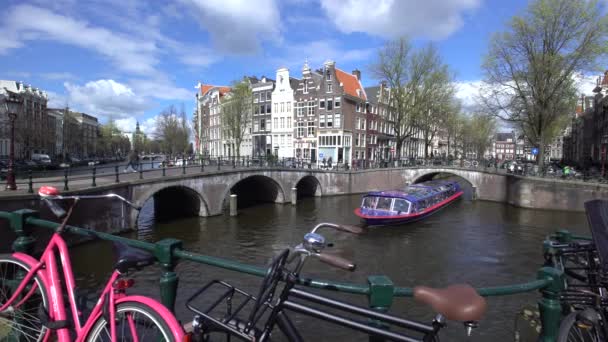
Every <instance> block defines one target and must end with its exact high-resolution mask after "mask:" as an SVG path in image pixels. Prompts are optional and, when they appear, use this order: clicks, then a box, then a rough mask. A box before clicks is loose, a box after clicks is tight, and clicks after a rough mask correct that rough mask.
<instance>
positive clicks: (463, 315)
mask: <svg viewBox="0 0 608 342" xmlns="http://www.w3.org/2000/svg"><path fill="white" fill-rule="evenodd" d="M414 298H416V300H418V301H420V302H422V303H425V304H428V305H430V306H431V307H432V308H433V310H435V311H436V312H438V313H440V314H442V315H443V316H445V318H447V319H449V320H451V321H460V322H468V321H479V320H480V319H481V317H482V316H483V314H484V313H485V311H486V307H487V304H486V300H485V298H483V297H482V296H480V295H479V294H478V293H477V291H475V289H474V288H472V287H471V286H470V285H467V284H457V285H450V286H448V287H446V288H441V289H435V288H432V287H426V286H416V287H415V288H414Z"/></svg>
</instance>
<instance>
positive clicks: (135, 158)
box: [125, 150, 139, 172]
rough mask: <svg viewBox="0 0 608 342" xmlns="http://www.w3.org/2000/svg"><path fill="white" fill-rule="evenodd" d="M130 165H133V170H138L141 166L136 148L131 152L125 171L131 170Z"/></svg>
mask: <svg viewBox="0 0 608 342" xmlns="http://www.w3.org/2000/svg"><path fill="white" fill-rule="evenodd" d="M129 167H131V169H132V170H133V172H137V168H138V167H139V154H138V153H137V151H135V150H133V151H131V152H130V153H129V163H128V164H127V166H126V167H125V172H127V170H129Z"/></svg>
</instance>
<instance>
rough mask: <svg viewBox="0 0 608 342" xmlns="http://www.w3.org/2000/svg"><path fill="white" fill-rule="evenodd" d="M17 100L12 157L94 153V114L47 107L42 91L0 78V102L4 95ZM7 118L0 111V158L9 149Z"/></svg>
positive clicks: (95, 125)
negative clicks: (18, 106) (39, 154)
mask: <svg viewBox="0 0 608 342" xmlns="http://www.w3.org/2000/svg"><path fill="white" fill-rule="evenodd" d="M9 96H11V97H14V98H16V99H19V101H20V103H21V105H20V109H19V110H18V112H17V113H16V114H17V117H16V119H15V137H14V138H15V158H17V159H29V158H30V157H31V155H32V154H37V153H41V154H48V155H49V156H51V157H53V158H57V157H65V156H72V157H79V158H88V157H91V156H94V155H95V154H96V146H97V137H98V135H99V123H98V120H97V118H96V117H94V116H91V115H88V114H85V113H79V112H74V111H70V110H68V109H56V108H47V103H48V95H47V93H46V92H45V91H43V90H41V89H38V88H35V87H32V86H31V85H26V84H24V83H23V82H18V81H10V80H0V102H1V100H2V99H6V98H7V97H9ZM10 134H11V132H10V120H9V116H8V113H7V112H6V110H0V157H3V158H6V157H7V156H8V155H9V150H10V141H11V136H10Z"/></svg>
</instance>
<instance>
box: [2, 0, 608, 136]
mask: <svg viewBox="0 0 608 342" xmlns="http://www.w3.org/2000/svg"><path fill="white" fill-rule="evenodd" d="M604 1H605V0H604ZM527 3H528V2H527V1H524V0H424V1H419V0H243V1H239V0H177V1H174V2H169V1H144V0H87V1H80V0H55V1H48V0H45V1H22V0H21V1H13V0H8V1H7V0H4V1H3V5H4V6H3V8H4V10H3V11H2V14H0V18H1V19H0V37H3V38H2V40H0V79H8V80H20V81H24V82H25V83H29V84H32V85H33V86H34V87H38V88H41V89H43V90H46V91H48V93H49V107H64V106H66V105H68V106H69V107H71V108H74V109H76V110H79V111H83V112H86V113H90V114H93V115H96V116H98V117H99V118H100V120H101V121H102V122H105V121H106V120H107V119H108V118H109V117H113V118H114V119H116V120H117V122H118V123H119V124H120V126H121V127H122V128H123V129H127V130H130V129H133V127H134V125H135V121H140V122H142V126H143V127H144V129H145V130H146V131H147V132H149V133H151V132H152V130H153V127H154V117H155V115H156V114H158V113H159V112H160V111H161V110H162V109H163V108H165V107H167V106H168V105H170V104H176V105H178V106H179V105H180V104H181V103H184V104H185V106H186V109H187V111H188V115H191V112H192V109H193V108H194V94H195V93H196V89H195V86H196V84H197V83H198V82H199V81H200V82H203V83H210V84H218V85H228V84H230V83H231V81H233V80H235V79H239V78H241V77H242V76H243V75H256V76H261V75H266V76H270V77H271V78H274V74H275V70H276V69H277V68H279V67H281V66H287V67H289V68H290V71H291V72H292V74H293V75H294V76H296V77H299V76H300V69H301V66H302V64H303V62H304V61H305V60H306V59H307V60H308V61H309V63H310V64H311V66H312V67H320V66H321V65H322V63H323V61H325V60H327V59H333V60H335V61H336V64H337V66H338V67H339V68H341V69H343V70H346V71H351V70H353V69H355V68H358V69H360V70H362V74H363V75H362V76H363V82H364V84H365V85H366V86H367V85H373V84H375V83H377V80H374V79H371V78H370V75H369V72H368V71H367V68H368V66H369V64H370V63H371V62H372V61H373V60H374V57H375V56H376V53H377V50H378V48H379V47H381V46H382V45H383V44H384V42H386V41H387V40H389V39H393V38H396V37H399V36H402V35H407V36H409V37H411V39H412V40H413V42H414V44H415V45H418V46H419V45H422V44H425V43H426V42H428V41H433V42H434V43H435V44H437V46H438V47H439V49H440V51H441V53H442V56H443V58H444V60H445V62H446V63H447V64H449V65H450V67H451V68H452V70H453V71H454V73H455V75H456V78H457V81H458V89H459V92H458V96H459V97H461V98H462V99H463V101H465V102H466V101H470V99H471V96H472V95H473V93H474V85H475V84H476V82H479V81H480V79H481V78H482V77H483V75H482V73H481V70H480V64H481V62H482V59H483V55H484V54H485V52H486V48H487V42H488V40H489V38H490V36H491V34H492V33H493V32H496V31H500V30H504V25H505V23H506V22H507V21H508V20H509V18H510V17H511V16H512V15H514V14H517V13H518V12H520V11H522V10H523V9H525V7H526V6H527Z"/></svg>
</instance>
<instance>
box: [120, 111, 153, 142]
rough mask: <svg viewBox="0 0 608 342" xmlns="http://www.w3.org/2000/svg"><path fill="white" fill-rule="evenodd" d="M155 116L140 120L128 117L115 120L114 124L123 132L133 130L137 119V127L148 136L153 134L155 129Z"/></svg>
mask: <svg viewBox="0 0 608 342" xmlns="http://www.w3.org/2000/svg"><path fill="white" fill-rule="evenodd" d="M156 119H157V117H156V116H153V117H151V118H147V119H144V120H143V121H142V120H137V119H136V118H134V117H128V118H123V119H117V120H115V123H116V126H117V127H118V128H119V129H120V130H121V131H123V132H133V131H135V127H136V125H137V122H138V121H139V129H140V130H141V131H142V132H144V133H145V134H146V135H148V136H149V137H152V136H154V131H155V129H156Z"/></svg>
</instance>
